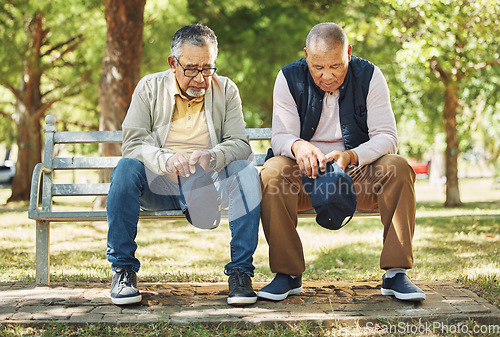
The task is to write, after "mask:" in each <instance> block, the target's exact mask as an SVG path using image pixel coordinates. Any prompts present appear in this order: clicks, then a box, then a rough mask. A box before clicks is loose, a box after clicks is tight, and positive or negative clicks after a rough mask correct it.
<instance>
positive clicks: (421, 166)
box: [410, 159, 430, 175]
mask: <svg viewBox="0 0 500 337" xmlns="http://www.w3.org/2000/svg"><path fill="white" fill-rule="evenodd" d="M410 166H411V167H413V170H414V171H415V173H416V174H417V175H419V174H425V175H429V167H430V163H429V162H428V161H417V160H415V159H411V160H410Z"/></svg>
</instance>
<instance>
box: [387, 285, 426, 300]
mask: <svg viewBox="0 0 500 337" xmlns="http://www.w3.org/2000/svg"><path fill="white" fill-rule="evenodd" d="M380 293H381V294H382V295H385V296H394V297H396V298H397V299H398V300H404V301H423V300H425V294H423V293H410V294H403V293H400V292H397V291H394V290H392V289H384V288H381V289H380Z"/></svg>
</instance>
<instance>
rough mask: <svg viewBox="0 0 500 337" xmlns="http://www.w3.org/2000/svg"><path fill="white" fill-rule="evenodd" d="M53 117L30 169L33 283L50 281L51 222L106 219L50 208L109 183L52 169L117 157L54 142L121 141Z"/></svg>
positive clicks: (110, 164) (262, 134)
mask: <svg viewBox="0 0 500 337" xmlns="http://www.w3.org/2000/svg"><path fill="white" fill-rule="evenodd" d="M55 121H56V119H55V117H54V116H52V115H48V116H47V117H46V118H45V122H46V126H45V127H44V131H45V148H44V154H43V163H39V164H37V165H36V166H35V168H34V170H33V177H32V181H31V196H30V203H29V209H28V218H29V219H33V220H35V221H36V284H38V285H48V284H49V281H50V269H49V266H50V264H49V257H50V255H49V252H50V250H49V246H50V223H51V222H82V221H106V220H107V218H106V211H105V210H77V211H60V210H53V207H52V206H53V204H54V197H64V196H66V197H68V196H69V197H76V196H91V197H98V196H106V195H107V194H108V190H109V185H110V184H109V183H85V184H79V183H73V182H69V183H64V184H60V183H55V181H54V173H55V172H56V171H58V170H61V171H62V170H66V171H68V170H73V171H75V170H100V169H112V168H114V167H115V166H116V164H117V163H118V161H119V160H120V158H121V157H91V156H85V157H60V156H58V155H57V151H55V150H54V147H55V146H56V145H58V144H96V143H97V144H98V143H121V142H122V132H121V131H78V132H68V131H64V132H58V131H56V128H55ZM246 130H247V133H248V135H249V137H250V140H251V141H258V140H270V139H271V129H270V128H247V129H246ZM264 160H265V154H256V155H255V161H256V165H257V166H262V165H263V164H264ZM355 215H356V216H374V215H378V212H370V211H359V210H358V211H356V214H355ZM299 216H300V217H315V213H314V210H311V211H306V212H301V213H300V214H299ZM139 218H140V219H142V220H150V219H167V220H170V219H184V215H183V214H182V212H181V211H180V210H175V211H141V212H140V216H139Z"/></svg>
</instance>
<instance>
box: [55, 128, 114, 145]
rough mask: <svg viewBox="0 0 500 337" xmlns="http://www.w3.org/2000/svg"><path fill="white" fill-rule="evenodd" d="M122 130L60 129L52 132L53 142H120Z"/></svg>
mask: <svg viewBox="0 0 500 337" xmlns="http://www.w3.org/2000/svg"><path fill="white" fill-rule="evenodd" d="M121 142H122V131H119V130H117V131H61V132H56V133H54V143H55V144H76V143H89V144H92V143H121Z"/></svg>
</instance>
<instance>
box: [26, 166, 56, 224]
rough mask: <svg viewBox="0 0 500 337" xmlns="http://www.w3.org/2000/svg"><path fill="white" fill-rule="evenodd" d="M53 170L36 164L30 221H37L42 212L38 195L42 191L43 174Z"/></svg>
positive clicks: (32, 180) (32, 181)
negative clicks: (39, 207)
mask: <svg viewBox="0 0 500 337" xmlns="http://www.w3.org/2000/svg"><path fill="white" fill-rule="evenodd" d="M50 172H51V169H50V168H48V167H47V166H45V165H44V164H43V163H38V164H36V166H35V168H34V169H33V175H32V177H31V193H30V204H29V208H28V219H36V218H37V215H38V213H39V212H40V210H39V209H38V200H39V199H38V194H39V191H40V185H41V181H42V174H43V173H50Z"/></svg>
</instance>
